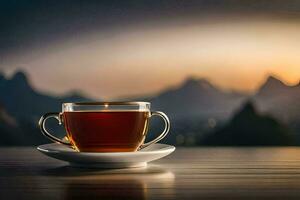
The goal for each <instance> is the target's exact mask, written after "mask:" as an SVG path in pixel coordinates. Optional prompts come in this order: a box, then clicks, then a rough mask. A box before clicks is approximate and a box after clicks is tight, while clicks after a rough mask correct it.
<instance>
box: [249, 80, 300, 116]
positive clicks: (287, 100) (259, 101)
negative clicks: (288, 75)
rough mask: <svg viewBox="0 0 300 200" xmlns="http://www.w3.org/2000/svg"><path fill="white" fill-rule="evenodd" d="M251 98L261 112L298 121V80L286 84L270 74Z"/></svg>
mask: <svg viewBox="0 0 300 200" xmlns="http://www.w3.org/2000/svg"><path fill="white" fill-rule="evenodd" d="M252 98H253V99H254V102H255V104H256V106H257V107H258V109H259V110H261V111H262V112H267V113H269V114H271V115H273V116H274V117H276V118H278V119H280V120H283V121H284V122H291V121H298V122H300V82H299V83H298V84H296V85H293V86H288V85H286V84H284V83H283V82H282V81H280V80H278V79H276V78H275V77H273V76H270V77H268V78H267V80H266V82H265V83H264V84H263V85H262V86H261V87H260V89H259V90H258V91H257V92H256V94H254V95H253V97H252Z"/></svg>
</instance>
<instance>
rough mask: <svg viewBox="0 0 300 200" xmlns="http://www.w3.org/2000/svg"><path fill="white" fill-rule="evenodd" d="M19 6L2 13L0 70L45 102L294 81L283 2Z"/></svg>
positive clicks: (296, 50) (292, 27)
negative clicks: (201, 83)
mask: <svg viewBox="0 0 300 200" xmlns="http://www.w3.org/2000/svg"><path fill="white" fill-rule="evenodd" d="M25 2H26V1H25ZM27 2H28V4H26V3H23V4H22V5H16V4H10V3H6V4H5V3H3V5H2V8H1V9H5V12H4V13H3V12H2V13H1V14H0V17H1V20H0V23H1V24H3V25H2V26H1V29H2V30H3V31H2V33H0V37H1V39H0V44H1V45H2V47H1V48H0V71H2V72H4V73H5V74H7V76H10V75H11V74H12V73H13V72H14V71H16V70H20V69H21V70H24V71H26V72H27V73H28V74H29V76H30V79H31V82H32V84H33V86H34V87H35V88H37V89H39V90H43V91H45V92H49V93H52V94H63V93H65V92H69V91H72V90H79V91H83V92H84V93H85V94H87V95H90V96H92V97H99V98H106V99H110V98H116V97H120V96H130V95H140V94H149V93H156V92H159V91H161V90H162V89H165V88H167V87H171V86H176V85H178V84H180V83H181V82H182V81H183V80H184V79H186V78H187V77H189V76H193V77H199V78H207V79H208V80H210V81H211V82H212V83H214V84H215V85H217V86H219V87H221V88H224V89H234V90H241V91H253V90H254V89H256V88H257V87H258V86H259V85H260V84H261V83H262V82H263V81H264V79H265V78H266V76H267V75H268V74H274V75H276V76H277V77H279V78H280V79H282V80H283V81H284V82H286V83H287V84H296V83H298V82H299V79H300V14H299V10H300V4H299V5H298V4H295V3H294V4H292V3H291V2H292V1H266V2H272V3H269V4H268V3H265V4H259V3H257V1H252V2H253V3H252V4H250V3H248V4H245V3H241V2H242V1H215V3H214V4H209V3H207V2H208V1H201V3H199V2H200V1H198V2H197V1H191V4H192V3H194V4H195V5H193V4H192V5H190V4H183V3H178V2H177V1H163V2H165V3H164V4H162V3H160V1H152V2H151V1H139V2H138V1H128V4H126V3H119V1H112V2H113V3H108V2H106V1H105V3H103V4H96V3H95V2H94V1H91V3H90V4H84V5H82V4H79V3H75V4H73V6H68V5H69V4H67V3H68V1H65V2H64V3H61V4H58V3H56V4H55V3H54V4H51V5H50V4H49V5H44V4H40V3H39V4H37V3H34V2H35V1H27ZM120 2H121V1H120ZM137 2H138V3H137ZM166 2H168V3H166ZM237 2H240V3H237ZM45 7H47V9H46V8H45ZM65 10H68V12H64V11H65ZM2 11H3V10H2ZM0 12H1V10H0Z"/></svg>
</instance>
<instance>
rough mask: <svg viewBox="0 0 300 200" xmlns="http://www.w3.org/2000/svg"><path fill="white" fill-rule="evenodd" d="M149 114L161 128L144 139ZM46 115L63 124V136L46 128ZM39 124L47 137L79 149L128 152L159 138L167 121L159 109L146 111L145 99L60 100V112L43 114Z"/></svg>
mask: <svg viewBox="0 0 300 200" xmlns="http://www.w3.org/2000/svg"><path fill="white" fill-rule="evenodd" d="M152 116H159V117H161V118H162V119H163V121H164V124H165V128H164V130H163V131H162V133H161V134H159V136H158V137H156V138H155V139H154V140H152V141H150V142H147V143H144V141H145V138H146V135H147V131H148V127H149V119H150V118H151V117H152ZM49 118H55V119H57V120H58V122H59V124H63V125H64V127H65V130H66V133H67V134H66V138H67V140H62V139H59V138H57V137H55V136H54V135H52V134H51V133H49V132H48V131H47V129H46V126H45V122H46V120H47V119H49ZM39 126H40V129H41V132H42V133H43V134H44V135H45V136H46V137H48V138H49V139H50V140H52V141H54V142H57V143H60V144H64V145H68V146H71V147H73V148H74V149H75V150H77V151H79V152H132V151H137V150H138V149H141V148H144V147H147V146H149V145H151V144H154V143H156V142H158V141H160V140H161V139H163V138H164V137H165V136H166V135H167V134H168V132H169V129H170V121H169V119H168V117H167V115H166V114H164V113H163V112H160V111H150V103H148V102H92V103H63V104H62V112H60V113H47V114H45V115H44V116H42V117H41V119H40V121H39Z"/></svg>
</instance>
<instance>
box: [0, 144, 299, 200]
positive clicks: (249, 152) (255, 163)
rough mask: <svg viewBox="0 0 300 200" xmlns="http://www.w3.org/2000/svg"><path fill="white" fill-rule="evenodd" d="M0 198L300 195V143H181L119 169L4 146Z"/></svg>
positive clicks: (254, 196)
mask: <svg viewBox="0 0 300 200" xmlns="http://www.w3.org/2000/svg"><path fill="white" fill-rule="evenodd" d="M0 199H1V200H2V199H40V200H46V199H98V200H101V199H272V200H274V199H300V148H297V147H287V148H177V149H176V151H175V152H174V153H173V154H172V155H170V156H168V157H166V158H163V159H161V160H159V161H155V162H152V163H150V164H149V165H148V167H147V168H140V169H116V170H95V169H80V168H72V167H68V165H67V163H65V162H62V161H58V160H55V159H52V158H48V157H46V156H44V155H42V154H41V153H39V152H38V151H37V150H35V148H0Z"/></svg>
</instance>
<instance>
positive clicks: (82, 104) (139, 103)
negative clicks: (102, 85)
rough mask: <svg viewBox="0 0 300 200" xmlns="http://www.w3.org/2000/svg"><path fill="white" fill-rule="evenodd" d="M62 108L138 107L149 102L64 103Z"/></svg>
mask: <svg viewBox="0 0 300 200" xmlns="http://www.w3.org/2000/svg"><path fill="white" fill-rule="evenodd" d="M63 105H64V106H74V105H75V106H97V105H99V106H106V105H119V106H126V105H138V106H149V105H150V102H146V101H103V102H102V101H99V102H66V103H63Z"/></svg>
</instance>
